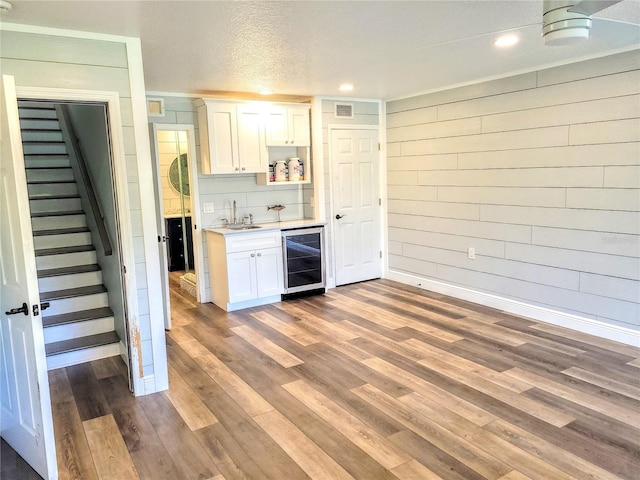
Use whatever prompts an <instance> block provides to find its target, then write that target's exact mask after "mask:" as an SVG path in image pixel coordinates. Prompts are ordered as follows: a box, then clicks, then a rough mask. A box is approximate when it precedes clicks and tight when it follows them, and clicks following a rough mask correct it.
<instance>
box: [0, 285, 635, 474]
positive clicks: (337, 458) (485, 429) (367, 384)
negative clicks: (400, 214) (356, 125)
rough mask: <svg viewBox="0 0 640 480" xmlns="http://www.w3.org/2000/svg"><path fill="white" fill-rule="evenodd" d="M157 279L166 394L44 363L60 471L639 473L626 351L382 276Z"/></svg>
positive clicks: (117, 364) (108, 375)
mask: <svg viewBox="0 0 640 480" xmlns="http://www.w3.org/2000/svg"><path fill="white" fill-rule="evenodd" d="M172 279H173V283H172V294H171V299H172V313H173V315H172V317H173V328H172V330H171V331H170V332H168V334H167V350H168V358H169V374H170V390H169V391H168V392H162V393H157V394H154V395H149V396H146V397H139V398H134V397H132V396H131V395H130V394H129V392H128V390H127V379H126V369H125V367H124V365H123V364H122V362H121V361H120V360H119V359H118V358H111V359H106V360H100V361H97V362H92V363H90V364H85V365H80V366H75V367H68V368H64V369H59V370H54V371H52V372H50V381H51V391H52V402H53V411H54V417H55V432H56V443H57V449H58V461H59V471H60V478H61V479H83V480H85V479H130V478H141V479H153V480H156V479H172V480H174V479H215V480H223V479H227V480H232V479H259V480H261V479H274V480H281V479H287V480H289V479H291V480H293V479H308V478H312V479H349V478H355V479H363V480H377V479H393V478H400V479H418V480H429V479H454V480H455V479H460V480H462V479H464V480H474V479H488V480H526V479H554V480H555V479H580V480H582V479H618V478H621V479H636V480H637V479H639V478H640V350H639V349H636V348H632V347H629V346H625V345H621V344H616V343H614V342H611V341H607V340H602V339H598V338H595V337H591V336H588V335H585V334H581V333H576V332H572V331H569V330H565V329H562V328H559V327H555V326H551V325H546V324H541V323H538V322H536V321H533V320H530V319H526V318H522V317H518V316H514V315H509V314H506V313H504V312H500V311H496V310H492V309H490V308H487V307H483V306H479V305H474V304H470V303H467V302H464V301H460V300H456V299H452V298H447V297H444V296H441V295H437V294H432V293H428V292H425V291H422V290H419V289H416V288H412V287H408V286H405V285H402V284H398V283H394V282H391V281H387V280H377V281H372V282H366V283H361V284H354V285H349V286H345V287H340V288H337V289H335V290H331V291H330V292H328V293H327V294H326V295H322V296H315V297H309V298H306V299H298V300H290V301H287V302H284V303H279V304H275V305H270V306H265V307H257V308H252V309H248V310H243V311H240V312H234V313H225V312H223V311H222V310H220V309H218V308H217V307H215V306H213V305H211V304H207V305H198V304H196V303H195V302H194V300H193V298H192V297H190V296H188V295H187V294H184V293H183V292H181V291H180V288H179V285H178V284H177V282H176V279H175V278H174V277H172ZM5 446H6V444H3V447H5ZM3 450H6V448H3ZM2 458H3V467H2V478H3V479H4V478H12V477H11V473H7V472H9V471H15V461H13V460H10V459H9V460H6V462H8V463H11V467H9V469H5V465H4V463H5V453H4V452H3V457H2ZM11 468H13V470H10V469H11ZM7 475H8V476H7ZM25 475H26V474H25ZM13 478H30V477H27V476H18V477H16V476H15V475H14V477H13Z"/></svg>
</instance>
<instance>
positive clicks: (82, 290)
mask: <svg viewBox="0 0 640 480" xmlns="http://www.w3.org/2000/svg"><path fill="white" fill-rule="evenodd" d="M106 292H107V289H106V288H105V286H104V285H89V286H87V287H77V288H67V289H65V290H54V291H52V292H42V293H40V300H41V301H48V300H62V299H65V298H74V297H83V296H85V295H94V294H96V293H106Z"/></svg>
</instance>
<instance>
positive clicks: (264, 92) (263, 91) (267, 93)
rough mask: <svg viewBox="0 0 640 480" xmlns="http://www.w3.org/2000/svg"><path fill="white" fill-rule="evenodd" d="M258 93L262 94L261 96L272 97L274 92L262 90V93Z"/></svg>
mask: <svg viewBox="0 0 640 480" xmlns="http://www.w3.org/2000/svg"><path fill="white" fill-rule="evenodd" d="M258 93H260V95H272V94H273V90H267V89H265V90H260V92H258Z"/></svg>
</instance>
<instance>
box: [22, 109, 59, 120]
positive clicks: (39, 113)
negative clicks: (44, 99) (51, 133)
mask: <svg viewBox="0 0 640 480" xmlns="http://www.w3.org/2000/svg"><path fill="white" fill-rule="evenodd" d="M18 114H19V116H20V118H23V117H28V118H53V119H56V120H57V118H58V115H57V113H56V111H55V109H53V108H52V109H42V108H22V107H19V109H18Z"/></svg>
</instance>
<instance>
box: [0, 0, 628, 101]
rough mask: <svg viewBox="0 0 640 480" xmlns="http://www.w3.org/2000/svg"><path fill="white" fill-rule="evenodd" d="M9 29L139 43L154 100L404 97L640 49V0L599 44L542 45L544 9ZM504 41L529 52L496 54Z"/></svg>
mask: <svg viewBox="0 0 640 480" xmlns="http://www.w3.org/2000/svg"><path fill="white" fill-rule="evenodd" d="M11 1H12V3H13V9H12V11H11V12H10V14H9V15H7V16H5V17H4V18H3V21H4V22H11V23H23V24H32V25H41V26H47V27H57V28H64V29H71V30H81V31H90V32H100V33H109V34H116V35H126V36H135V37H140V38H141V39H142V52H143V58H144V70H145V82H146V87H147V90H148V91H155V92H178V93H189V94H206V93H207V92H213V91H235V92H256V91H258V90H261V89H264V88H269V89H272V90H274V91H275V92H276V93H279V94H291V95H298V96H306V95H330V96H338V95H342V96H344V95H345V94H342V93H340V92H339V91H338V86H339V85H340V84H342V83H344V82H350V83H353V84H354V86H355V89H354V90H353V92H351V93H349V94H346V95H347V96H353V97H360V98H383V99H391V98H399V97H403V96H408V95H411V94H415V93H420V92H425V91H431V90H437V89H441V88H445V87H449V86H452V85H458V84H463V83H468V82H473V81H477V80H480V79H486V78H491V77H499V76H505V75H507V74H513V73H517V72H522V71H528V70H532V69H535V68H539V67H541V66H551V65H554V64H559V63H570V62H573V61H577V60H580V59H583V58H589V57H594V56H602V55H606V54H608V53H611V52H615V51H620V50H624V49H630V48H634V47H635V48H640V25H639V24H640V0H624V1H623V2H621V3H619V4H617V5H614V6H612V7H609V8H608V9H606V10H603V11H602V12H600V13H599V14H596V15H595V16H594V22H593V28H592V31H591V38H590V39H589V40H587V41H584V42H582V43H578V44H576V45H571V46H562V47H551V46H545V45H544V43H543V41H542V38H541V20H542V0H521V1H520V0H510V1H505V0H473V1H463V0H458V1H433V0H428V1H427V0H424V1H258V2H239V1H231V2H230V1H149V0H146V1H93V0H90V1H89V0H85V1H27V0H11ZM503 32H513V33H516V34H517V35H518V36H520V37H521V41H520V43H518V44H517V45H516V46H515V47H513V48H511V49H508V50H499V49H497V48H496V47H494V46H493V44H492V42H493V40H495V38H496V37H497V36H498V35H499V34H501V33H503Z"/></svg>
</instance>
